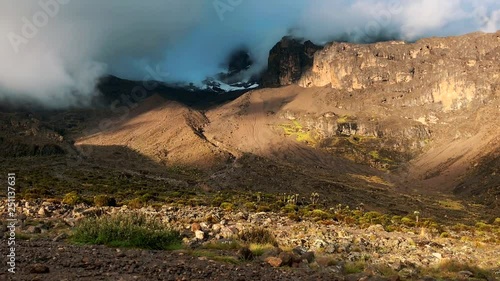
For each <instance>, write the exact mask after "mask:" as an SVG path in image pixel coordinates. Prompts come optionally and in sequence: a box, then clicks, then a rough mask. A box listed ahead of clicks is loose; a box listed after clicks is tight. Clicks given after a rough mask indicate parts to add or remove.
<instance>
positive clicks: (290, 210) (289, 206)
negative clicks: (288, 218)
mask: <svg viewBox="0 0 500 281" xmlns="http://www.w3.org/2000/svg"><path fill="white" fill-rule="evenodd" d="M298 209H299V208H298V207H297V205H295V204H287V205H286V206H285V207H283V208H281V210H282V211H283V212H285V213H295V212H296V211H297V210H298Z"/></svg>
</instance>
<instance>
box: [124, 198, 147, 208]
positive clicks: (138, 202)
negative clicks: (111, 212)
mask: <svg viewBox="0 0 500 281" xmlns="http://www.w3.org/2000/svg"><path fill="white" fill-rule="evenodd" d="M145 203H146V202H144V199H143V198H141V197H137V198H134V199H132V200H129V201H128V202H127V206H128V207H129V208H130V209H140V208H142V207H143V206H144V205H145Z"/></svg>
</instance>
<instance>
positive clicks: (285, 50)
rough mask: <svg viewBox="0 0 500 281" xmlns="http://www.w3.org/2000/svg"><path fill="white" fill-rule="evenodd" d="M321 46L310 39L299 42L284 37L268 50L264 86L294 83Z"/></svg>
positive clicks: (308, 66)
mask: <svg viewBox="0 0 500 281" xmlns="http://www.w3.org/2000/svg"><path fill="white" fill-rule="evenodd" d="M319 49H321V47H319V46H317V45H314V44H313V43H312V42H311V41H306V42H305V43H301V42H300V41H298V40H297V39H293V38H290V37H284V38H283V39H282V40H281V41H280V42H278V43H277V44H276V45H275V46H274V47H273V48H272V49H271V51H270V52H269V61H268V69H267V72H266V73H265V74H264V76H263V78H262V84H263V86H265V87H278V86H284V85H290V84H293V83H296V82H297V81H298V80H299V79H300V78H301V77H302V74H303V72H304V71H305V70H307V69H308V68H310V67H311V66H312V63H313V55H314V53H315V52H316V51H317V50H319Z"/></svg>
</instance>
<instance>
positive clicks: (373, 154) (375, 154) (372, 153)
mask: <svg viewBox="0 0 500 281" xmlns="http://www.w3.org/2000/svg"><path fill="white" fill-rule="evenodd" d="M369 154H370V156H371V157H372V158H373V159H374V160H377V161H380V162H383V163H393V162H394V161H392V159H389V158H387V157H383V156H381V155H380V152H378V151H376V150H372V151H370V153H369Z"/></svg>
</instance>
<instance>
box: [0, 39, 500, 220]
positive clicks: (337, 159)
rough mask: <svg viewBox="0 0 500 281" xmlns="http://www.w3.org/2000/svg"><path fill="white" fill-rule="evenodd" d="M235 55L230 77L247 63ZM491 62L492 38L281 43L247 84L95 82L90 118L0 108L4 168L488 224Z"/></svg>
mask: <svg viewBox="0 0 500 281" xmlns="http://www.w3.org/2000/svg"><path fill="white" fill-rule="evenodd" d="M234 60H236V61H237V62H234V63H232V64H231V66H232V68H231V70H230V71H228V73H229V72H231V73H232V74H235V73H240V71H245V70H246V69H247V68H248V66H249V64H250V63H251V62H250V61H249V59H248V57H247V56H245V54H244V53H238V54H236V55H235V59H234ZM499 61H500V32H497V33H493V34H483V33H473V34H468V35H464V36H459V37H448V38H427V39H422V40H419V41H417V42H415V43H407V42H400V41H388V42H380V43H375V44H363V45H358V44H349V43H330V44H327V45H325V46H317V45H314V44H313V43H311V42H309V41H306V42H302V41H300V40H297V39H293V38H289V37H285V38H283V40H281V41H280V42H278V43H277V45H276V46H275V47H274V48H273V49H272V50H271V51H270V57H269V66H268V69H267V71H266V72H265V73H264V74H263V75H262V77H260V84H261V85H262V87H259V88H257V89H250V88H251V87H253V86H252V85H254V84H252V85H250V86H248V87H245V86H241V88H239V89H240V90H239V91H236V92H234V91H229V92H227V93H226V92H225V91H218V90H216V88H217V87H218V88H221V89H222V87H221V86H220V85H221V84H218V85H217V83H219V82H220V83H226V82H229V80H225V81H226V82H224V81H221V80H218V79H214V80H211V81H212V82H214V83H212V84H211V85H212V86H213V88H210V89H204V90H200V89H199V88H196V87H192V88H189V87H184V86H172V85H167V84H164V83H158V84H157V87H156V88H155V89H154V90H152V91H148V92H147V94H146V95H144V96H143V97H140V98H134V97H132V96H131V94H129V93H131V91H132V89H134V88H135V87H138V86H141V85H142V84H143V82H140V81H127V80H122V79H119V78H117V77H106V78H103V80H102V81H101V84H100V87H99V88H100V91H101V92H102V93H103V94H102V96H100V97H99V98H98V99H96V101H95V104H96V105H99V106H96V107H95V108H93V109H79V110H76V109H75V110H68V111H58V112H52V111H51V112H43V111H36V112H33V111H29V110H28V111H26V112H24V113H19V112H18V113H15V114H14V113H2V122H3V123H2V124H3V125H2V126H3V127H2V128H4V130H3V131H2V133H1V134H2V135H1V138H0V140H1V142H0V145H2V148H3V151H7V152H4V154H3V155H2V156H3V157H8V158H6V159H7V161H5V162H4V165H8V164H9V163H13V162H15V160H14V159H18V158H13V157H19V156H37V157H34V158H30V161H31V162H30V163H40V165H38V166H37V165H33V167H39V168H40V169H42V167H43V165H42V164H41V163H42V162H44V161H47V159H46V157H52V158H50V159H52V160H50V161H52V162H51V163H53V165H55V166H57V167H60V169H62V172H61V171H59V172H58V173H56V174H53V175H49V176H50V177H51V180H53V182H55V183H56V185H58V186H75V185H74V183H75V182H78V181H80V180H81V179H80V176H81V175H80V176H76V175H75V174H74V173H73V172H72V171H71V169H72V168H71V167H75V166H76V167H80V168H79V170H82V171H92V170H93V169H98V170H99V171H100V173H102V175H101V177H106V174H109V175H113V174H116V173H118V174H129V175H131V176H130V177H133V178H135V177H146V178H148V179H149V178H151V177H154V178H156V179H160V178H165V177H167V178H175V179H176V180H187V182H188V183H189V186H190V188H192V189H193V192H200V190H202V191H203V192H205V191H207V190H209V191H210V192H247V193H255V192H263V193H273V194H282V193H287V194H301V195H303V196H309V194H312V193H318V194H320V195H321V200H322V202H324V204H325V205H329V206H333V205H335V204H344V205H349V206H352V207H356V206H360V205H363V206H365V208H367V209H368V210H377V211H383V212H387V213H392V214H397V215H407V214H412V213H413V212H414V211H416V210H418V211H420V212H421V213H422V216H427V217H434V218H436V219H437V220H441V221H450V222H462V221H474V220H476V219H478V218H481V219H484V220H491V219H494V218H495V217H498V216H499V214H500V206H499V200H498V196H499V195H500V179H499V173H500V171H499V169H500V166H499V160H498V159H499V154H500V124H499V122H498V119H499V118H498V117H499V110H500V99H499V98H500V66H499V64H498V62H499ZM236 68H239V69H240V70H239V71H238V70H236ZM219 78H220V77H219ZM223 78H224V77H223ZM225 78H227V76H226V77H225ZM222 80H224V79H222ZM231 83H237V82H235V81H231ZM214 89H215V90H214ZM228 89H229V90H230V88H228ZM123 97H125V98H126V99H125V100H124V99H123ZM127 97H128V99H127ZM127 100H128V101H130V102H127ZM117 105H118V106H117ZM26 114H28V115H26ZM30 114H31V115H30ZM30 120H31V121H30ZM9 122H10V123H9ZM12 122H14V123H12ZM9 124H17V125H15V126H14V125H12V126H11V125H9ZM103 124H105V125H103ZM5 128H7V129H5ZM21 128H23V129H22V130H21ZM30 131H31V132H35V133H30ZM21 132H23V133H21ZM33 136H36V138H33ZM13 142H14V143H17V144H21V143H27V144H30V145H31V144H32V143H33V142H35V144H34V145H32V146H28V148H26V146H20V145H13V144H12V143H13ZM36 143H38V144H36ZM35 145H38V146H35ZM54 145H56V146H54ZM23 161H25V160H23ZM21 162H22V161H21ZM18 169H19V170H20V171H23V169H25V168H24V167H19V168H18ZM33 169H35V168H33ZM36 169H38V168H36ZM193 170H195V171H196V172H193ZM173 171H176V172H173ZM48 173H49V174H50V173H51V172H48ZM61 173H62V176H61ZM82 173H84V172H82ZM85 173H87V172H85ZM85 173H84V174H85ZM84 177H85V178H89V177H91V176H90V175H87V174H85V176H84ZM139 182H141V184H142V183H144V184H145V185H147V183H145V181H143V180H140V181H139ZM21 184H22V183H21ZM99 184H103V183H99ZM127 186H128V185H127ZM23 188H25V189H28V190H29V189H30V188H33V186H30V185H25V186H24V187H23ZM38 188H41V187H38ZM44 188H45V187H44ZM61 188H62V187H61ZM75 188H81V187H75ZM165 188H167V189H168V187H165ZM44 190H46V192H48V194H52V195H56V194H57V191H54V190H49V188H48V187H46V188H45V189H44ZM128 190H129V189H128ZM85 192H87V191H85ZM89 192H90V191H89ZM129 192H132V191H131V190H130V191H129Z"/></svg>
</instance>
